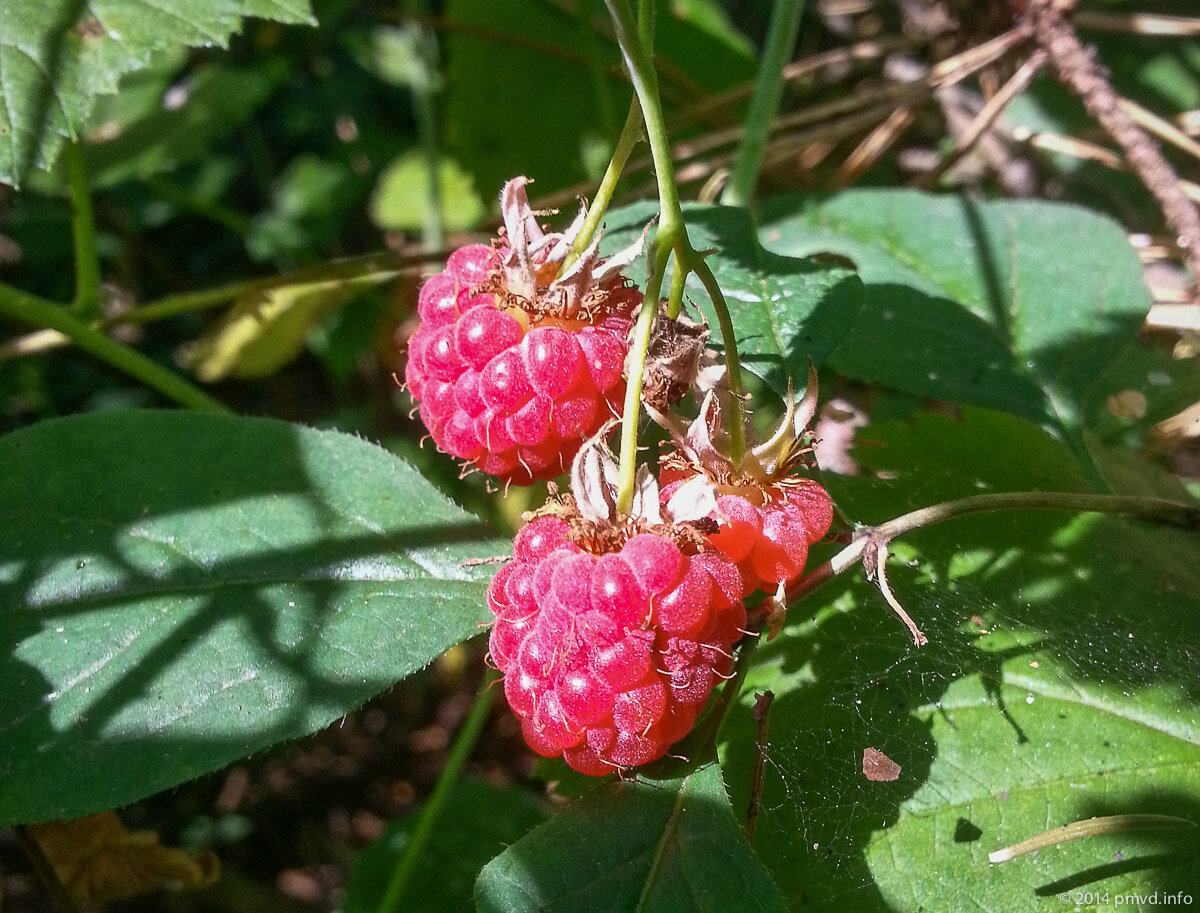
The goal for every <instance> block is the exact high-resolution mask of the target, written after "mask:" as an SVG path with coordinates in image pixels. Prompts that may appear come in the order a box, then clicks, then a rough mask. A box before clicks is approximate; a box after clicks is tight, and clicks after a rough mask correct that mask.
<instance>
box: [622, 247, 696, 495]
mask: <svg viewBox="0 0 1200 913" xmlns="http://www.w3.org/2000/svg"><path fill="white" fill-rule="evenodd" d="M659 234H660V236H661V231H660V233H659ZM670 256H671V248H670V247H667V246H663V247H656V248H655V251H654V265H653V269H654V272H653V273H652V274H651V275H650V276H648V277H647V279H646V294H645V295H644V296H643V298H642V308H641V310H640V311H639V312H638V320H637V325H636V326H635V327H634V330H633V343H632V345H631V346H630V352H629V359H628V361H627V362H626V364H627V365H628V367H627V373H628V379H627V384H628V386H627V387H626V388H625V411H624V413H623V415H622V416H621V471H620V475H619V479H618V483H617V512H618V513H620V514H628V513H629V512H630V510H632V509H633V496H634V492H635V490H636V488H637V446H638V420H639V419H640V414H641V408H642V380H643V378H644V377H645V374H646V372H645V370H644V367H645V364H646V354H647V353H648V352H649V351H650V337H651V335H652V334H653V332H654V322H655V320H656V319H657V317H658V294H659V291H660V290H661V289H662V282H663V273H664V271H665V270H666V267H667V260H668V259H669V258H670ZM675 268H676V270H679V269H681V267H680V266H679V264H678V263H676V264H675Z"/></svg>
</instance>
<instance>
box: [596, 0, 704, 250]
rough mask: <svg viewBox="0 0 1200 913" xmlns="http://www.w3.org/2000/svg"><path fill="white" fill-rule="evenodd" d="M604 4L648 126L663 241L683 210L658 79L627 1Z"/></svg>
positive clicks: (674, 228) (680, 220) (608, 0)
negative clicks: (659, 96) (664, 235)
mask: <svg viewBox="0 0 1200 913" xmlns="http://www.w3.org/2000/svg"><path fill="white" fill-rule="evenodd" d="M604 5H605V6H607V7H608V12H609V15H610V16H611V17H612V20H613V27H614V30H615V31H616V35H617V44H619V45H620V47H621V56H622V57H624V59H625V67H626V69H627V70H628V71H629V78H630V80H631V81H632V82H633V91H634V93H635V94H636V95H637V100H638V103H639V104H640V105H641V108H642V118H643V120H644V121H645V124H646V138H647V140H649V142H650V154H651V157H652V158H653V159H654V173H655V178H656V179H657V181H658V205H659V208H660V210H661V211H662V219H661V221H660V222H659V227H658V235H659V238H660V239H661V237H662V235H663V234H664V233H673V232H675V231H678V230H679V228H677V226H680V227H681V226H682V225H683V209H682V208H681V206H680V204H679V188H678V187H677V186H676V185H675V163H674V161H673V160H672V158H671V143H670V140H669V139H668V138H667V127H666V120H665V118H664V117H663V112H662V103H661V102H660V101H659V98H658V76H657V74H656V73H655V72H654V65H653V63H652V62H651V60H650V58H649V54H648V52H647V50H646V46H645V45H644V44H643V43H642V40H641V38H640V36H639V34H638V32H637V27H636V26H635V24H634V21H633V17H632V15H631V14H630V12H629V6H628V5H627V4H626V3H625V0H604ZM643 8H644V7H643ZM643 24H644V23H643ZM685 234H686V233H685ZM672 236H673V235H672ZM659 243H660V244H661V240H660V242H659Z"/></svg>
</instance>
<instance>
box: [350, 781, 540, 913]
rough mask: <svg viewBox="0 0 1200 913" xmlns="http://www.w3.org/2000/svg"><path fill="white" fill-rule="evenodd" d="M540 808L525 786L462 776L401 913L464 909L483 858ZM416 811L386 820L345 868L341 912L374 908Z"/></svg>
mask: <svg viewBox="0 0 1200 913" xmlns="http://www.w3.org/2000/svg"><path fill="white" fill-rule="evenodd" d="M546 813H547V809H546V806H545V803H544V802H541V801H539V800H538V799H536V798H535V797H534V795H533V794H532V793H531V792H529V790H527V789H518V788H516V787H511V786H510V787H504V788H501V787H496V786H491V785H490V784H487V783H483V782H481V781H478V780H463V781H462V782H460V783H459V784H458V785H457V786H455V788H454V791H453V792H452V793H451V794H450V797H449V798H448V799H447V800H446V807H445V809H444V811H443V815H442V821H441V824H439V825H438V827H437V828H436V829H435V830H434V832H433V836H432V837H431V838H430V842H429V844H428V845H427V846H426V848H425V852H424V853H423V854H422V855H421V859H420V861H419V862H418V863H417V867H416V869H415V870H414V873H413V877H412V880H411V882H410V884H409V889H408V891H407V892H406V893H405V894H404V909H405V911H408V913H443V911H446V910H469V909H470V908H471V891H472V888H473V886H474V884H475V877H476V876H477V875H478V874H479V870H480V869H482V868H483V866H484V865H485V864H486V863H487V861H488V860H489V859H491V858H492V857H493V856H495V855H497V854H498V853H500V852H502V851H503V850H504V849H505V847H507V846H509V845H510V844H513V843H516V842H517V841H518V840H519V839H520V838H521V837H523V836H524V835H525V833H526V832H527V831H529V830H530V829H531V828H533V827H534V826H535V825H538V824H541V823H542V822H543V821H545V820H546ZM418 817H419V814H418V813H413V814H411V815H408V816H406V817H404V818H402V819H401V820H399V821H397V822H395V823H394V824H392V825H390V826H389V827H388V829H387V830H385V831H384V832H383V834H381V835H380V836H379V838H378V839H377V840H376V841H375V842H374V843H372V844H371V845H370V846H369V847H367V848H366V849H365V850H363V852H362V853H361V854H360V855H359V857H358V859H356V860H355V862H354V867H353V868H352V869H351V870H350V881H349V882H348V883H347V885H346V896H345V897H344V898H343V900H342V905H341V907H340V909H341V911H342V913H375V911H377V910H378V909H379V903H380V901H381V900H382V899H383V895H384V892H385V891H386V890H387V886H388V883H389V881H390V880H391V877H392V873H393V871H394V870H395V868H396V865H397V863H398V862H399V860H400V858H401V856H402V854H403V853H404V849H405V847H406V846H407V845H408V842H409V840H410V839H411V838H412V835H413V830H414V828H415V826H416V823H417V819H418Z"/></svg>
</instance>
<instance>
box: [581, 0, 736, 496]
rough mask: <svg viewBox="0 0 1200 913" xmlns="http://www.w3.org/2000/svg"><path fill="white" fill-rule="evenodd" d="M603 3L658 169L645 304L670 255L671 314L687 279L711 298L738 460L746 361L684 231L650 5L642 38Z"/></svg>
mask: <svg viewBox="0 0 1200 913" xmlns="http://www.w3.org/2000/svg"><path fill="white" fill-rule="evenodd" d="M604 5H605V6H606V7H608V12H609V15H610V17H611V18H612V21H613V27H614V30H615V32H616V36H617V44H618V45H619V46H620V48H621V55H622V57H623V58H624V60H625V67H626V69H627V70H628V71H629V78H630V81H631V82H632V83H633V89H634V94H635V95H636V97H637V101H638V104H639V105H640V106H641V109H642V118H643V120H644V122H645V125H646V138H647V139H648V140H649V143H650V154H651V157H652V158H653V160H654V172H655V175H656V177H657V180H658V201H659V209H660V220H659V226H658V232H657V233H656V235H655V238H654V243H655V253H654V261H653V269H652V272H651V274H650V276H649V277H648V278H647V282H646V294H645V298H644V299H643V305H644V303H645V302H646V301H649V302H657V301H658V295H659V292H660V290H661V289H662V281H663V276H664V273H665V271H666V267H667V263H668V261H669V260H670V258H671V255H672V254H674V257H675V273H676V278H675V281H674V282H673V283H672V289H671V298H670V300H669V301H668V307H667V316H668V317H671V318H675V317H678V316H679V311H680V308H681V306H682V302H683V283H684V281H685V280H686V279H687V276H688V274H689V273H695V274H696V275H697V276H698V277H699V278H700V281H701V282H702V283H703V285H704V289H705V291H706V292H707V293H708V296H709V298H710V299H711V300H712V303H713V309H714V310H715V311H716V314H717V322H718V324H719V325H720V327H721V339H722V343H723V346H724V349H725V364H726V371H727V377H728V383H729V391H730V394H731V395H730V402H731V408H732V412H733V416H732V417H733V421H732V423H731V429H730V450H731V454H732V455H733V456H734V458H735V459H737V460H740V459H741V456H742V453H743V452H744V450H745V438H744V435H743V430H742V429H743V424H744V420H743V405H742V400H743V398H744V396H745V387H744V386H743V384H742V375H741V362H740V360H739V359H738V352H737V342H736V339H735V336H734V330H733V320H732V318H731V317H730V315H729V308H728V306H727V305H726V303H725V296H724V294H723V293H722V292H721V288H720V286H719V285H718V283H717V279H716V276H714V275H713V272H712V269H711V268H710V267H709V266H708V264H707V263H705V262H704V258H703V257H702V256H701V255H700V253H699V252H698V251H697V250H696V249H695V248H694V247H693V246H692V242H691V239H690V238H689V237H688V233H687V225H686V223H685V222H684V218H683V208H682V206H681V205H680V202H679V188H678V187H677V185H676V183H675V164H674V162H673V160H672V159H671V146H670V141H669V139H668V137H667V129H666V120H665V118H664V117H663V112H662V104H661V102H660V101H659V98H658V78H657V76H656V74H655V71H654V66H653V63H652V62H651V60H650V54H649V48H648V46H647V41H646V40H645V39H646V38H648V36H649V34H650V32H651V28H650V26H651V23H650V20H649V15H650V10H649V7H651V6H652V5H651V4H646V5H645V6H643V7H642V10H643V12H644V13H645V14H646V15H645V16H644V17H643V20H642V22H641V23H640V25H641V26H642V29H641V32H640V33H639V31H638V29H637V27H636V26H635V23H634V21H633V15H632V13H631V12H630V10H629V5H628V4H627V3H626V2H625V0H604ZM656 316H657V307H656V306H653V305H652V306H651V307H649V308H647V307H645V306H643V307H642V311H641V314H640V316H639V318H638V321H637V324H636V326H635V329H634V340H633V346H632V348H631V351H630V356H629V362H628V372H627V373H628V376H629V381H628V386H627V387H626V399H625V413H624V417H623V419H622V426H621V477H620V484H619V488H618V492H619V493H618V498H617V505H618V509H620V510H628V509H629V506H630V505H632V503H633V495H634V489H635V485H636V481H635V480H636V475H637V425H638V418H639V413H640V406H641V392H642V390H641V388H642V375H643V373H644V367H645V364H646V353H647V351H648V350H649V346H650V336H651V334H652V332H653V330H654V322H655V318H656Z"/></svg>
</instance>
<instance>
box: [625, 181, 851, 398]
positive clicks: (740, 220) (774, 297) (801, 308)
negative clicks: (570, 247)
mask: <svg viewBox="0 0 1200 913" xmlns="http://www.w3.org/2000/svg"><path fill="white" fill-rule="evenodd" d="M657 212H658V208H657V205H656V204H653V203H637V204H634V205H633V206H627V207H624V208H623V209H619V210H616V211H614V212H612V213H610V214H609V216H608V218H607V219H606V220H605V234H604V242H603V245H602V247H603V250H605V251H609V252H611V251H613V250H616V249H619V248H620V247H623V246H624V245H625V244H627V243H629V242H630V241H631V240H633V238H634V237H636V236H637V235H640V234H641V232H642V230H643V229H644V228H645V227H646V225H647V223H648V222H649V221H650V220H651V219H653V218H654V216H655V215H656V213H657ZM684 216H685V218H686V219H687V225H688V236H689V237H690V239H691V241H692V245H693V247H695V248H696V249H697V250H700V251H711V253H709V254H708V257H707V260H708V264H709V266H711V267H712V270H713V273H714V274H715V275H716V277H717V281H718V283H719V284H720V286H721V291H722V292H723V293H724V295H725V298H726V304H727V305H728V307H729V313H730V316H731V317H732V318H733V325H734V328H735V329H736V330H737V344H738V353H739V355H740V357H741V361H742V363H743V364H744V365H745V367H746V368H747V369H748V370H750V371H752V372H754V373H755V374H757V375H758V376H759V377H762V378H763V379H764V380H766V381H767V382H768V383H769V384H770V385H771V386H772V387H774V389H775V390H776V391H777V392H779V393H783V392H784V391H785V390H786V389H787V382H788V379H794V380H796V381H798V386H801V387H802V386H803V384H804V379H805V378H806V377H807V362H808V359H809V358H811V359H812V360H813V361H814V362H815V363H816V364H821V363H822V362H824V361H825V360H826V359H827V358H829V357H830V354H831V353H832V352H833V351H834V349H836V348H837V347H838V346H839V345H840V344H842V342H843V340H845V339H846V338H847V336H848V335H849V333H850V330H851V328H852V327H853V326H854V325H855V321H856V320H857V319H858V317H859V313H860V312H861V310H862V300H863V286H862V282H861V281H860V280H859V279H858V276H857V275H856V274H855V273H854V271H853V270H852V269H851V268H849V267H848V266H846V265H845V264H844V263H830V262H823V261H820V260H818V259H813V258H805V259H799V258H795V257H784V256H780V255H779V254H776V253H772V252H771V251H769V250H765V249H764V248H763V247H762V246H760V244H759V243H758V239H757V237H756V236H755V232H754V223H753V222H752V220H751V219H750V215H749V213H747V212H746V210H744V209H737V208H734V207H730V206H701V205H694V206H687V207H685V208H684ZM627 274H628V275H629V276H630V277H632V278H633V279H635V280H637V281H638V282H639V283H644V281H645V275H646V272H645V261H644V259H643V260H639V261H638V262H636V263H634V264H633V265H632V266H631V267H630V269H629V270H627ZM667 287H669V281H668V282H667V283H664V288H667ZM687 298H688V300H689V301H691V302H692V304H694V305H695V306H696V307H697V308H699V310H700V311H702V312H703V313H704V315H705V317H706V318H707V319H708V321H709V324H710V326H711V327H712V330H713V340H714V342H715V343H716V344H718V345H719V344H720V340H721V334H720V327H719V326H718V324H717V319H716V314H715V312H714V311H713V308H712V302H711V301H710V300H709V298H708V295H707V294H706V293H705V291H704V287H703V286H702V285H701V284H700V283H699V282H698V281H697V280H696V278H695V277H694V276H693V277H690V278H689V279H688V286H687Z"/></svg>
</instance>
